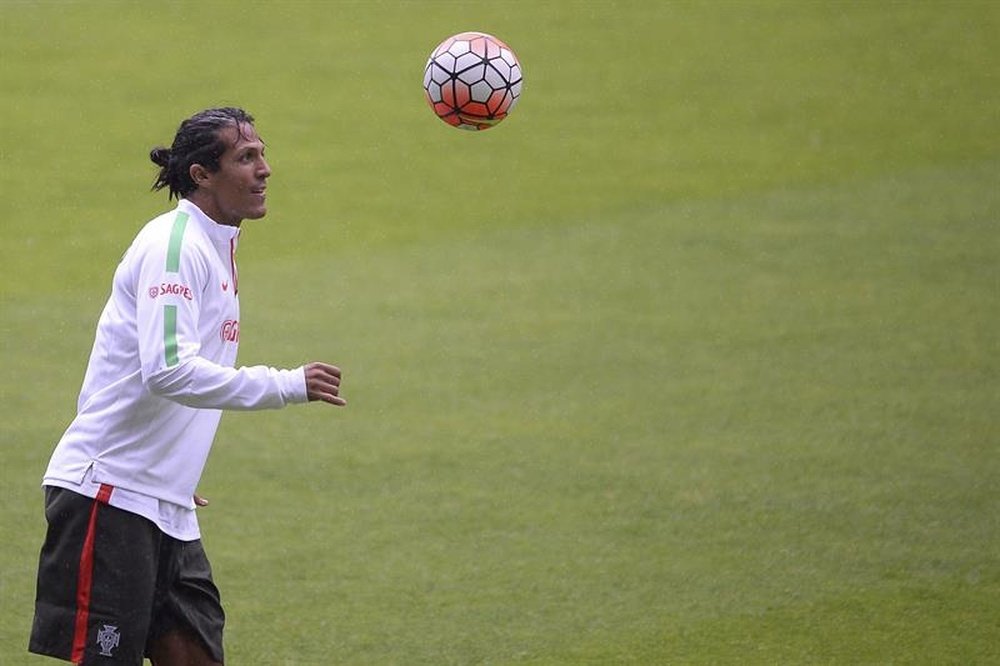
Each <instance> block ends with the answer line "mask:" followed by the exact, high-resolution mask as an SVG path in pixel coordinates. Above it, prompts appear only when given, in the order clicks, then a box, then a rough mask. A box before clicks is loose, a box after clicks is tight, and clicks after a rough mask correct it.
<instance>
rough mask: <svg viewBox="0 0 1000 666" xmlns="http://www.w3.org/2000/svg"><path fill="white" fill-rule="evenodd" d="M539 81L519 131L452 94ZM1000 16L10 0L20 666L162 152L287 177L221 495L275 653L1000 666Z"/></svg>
mask: <svg viewBox="0 0 1000 666" xmlns="http://www.w3.org/2000/svg"><path fill="white" fill-rule="evenodd" d="M467 30H478V31H483V32H488V33H491V34H494V35H496V36H497V37H499V38H500V39H502V40H504V41H505V42H507V43H508V44H509V45H510V46H511V47H512V48H513V49H514V51H515V52H516V53H517V55H518V57H519V58H520V60H521V63H522V67H523V72H524V88H523V93H522V98H521V100H520V102H519V104H518V106H517V107H516V108H515V110H514V112H513V113H512V114H511V116H510V117H509V118H508V119H507V120H505V121H504V122H503V123H501V124H500V125H499V126H497V127H496V128H494V129H491V130H489V131H487V132H480V133H476V134H473V133H468V132H463V131H459V130H456V129H453V128H451V127H449V126H447V125H445V124H444V123H442V122H441V121H439V120H438V119H436V118H435V117H434V115H433V113H432V112H431V110H430V109H429V108H428V107H427V105H426V103H425V102H424V99H423V91H422V88H421V82H422V76H423V68H424V64H425V62H426V59H427V57H428V55H429V54H430V52H431V50H432V49H433V48H434V47H435V46H436V45H437V44H438V43H439V42H440V41H442V40H443V39H444V38H445V37H447V36H449V35H451V34H454V33H457V32H462V31H467ZM997 34H1000V9H998V6H997V5H996V4H995V3H992V2H972V1H956V2H920V3H863V2H844V3H819V2H804V3H802V2H780V1H770V0H768V1H761V2H728V1H720V2H653V1H651V2H589V1H586V2H584V1H579V2H576V1H570V2H508V3H494V2H463V3H456V2H440V1H428V2H389V1H385V2H335V1H330V2H319V1H316V2H306V1H301V0H300V1H290V2H283V3H271V2H255V1H250V2H238V3H237V2H218V1H209V2H197V3H196V2H170V3H156V4H153V3H145V2H55V1H50V2H26V1H25V2H20V1H12V0H8V1H6V2H0V92H2V99H3V103H2V104H0V191H2V197H0V335H2V338H0V339H2V344H0V366H2V368H3V373H2V375H0V442H2V446H3V447H4V449H3V450H4V463H3V465H2V466H0V487H2V490H0V493H2V496H3V498H4V500H5V511H4V513H3V516H2V518H0V599H2V603H0V662H2V663H4V664H8V663H9V664H22V663H24V664H32V663H40V662H41V661H42V660H41V659H40V658H35V657H31V656H29V655H27V654H26V652H25V645H26V642H27V635H28V631H29V629H30V622H31V614H32V602H33V594H34V576H35V566H36V563H37V555H38V549H39V547H40V545H41V542H42V538H43V536H44V527H45V526H44V519H43V516H42V503H41V500H42V498H41V492H40V491H39V482H40V477H41V474H42V471H43V470H44V468H45V465H46V462H47V460H48V456H49V454H50V452H51V450H52V447H53V446H54V445H55V442H56V441H57V440H58V438H59V436H60V434H61V433H62V430H63V429H64V428H65V427H66V425H67V424H68V423H69V421H70V419H72V417H73V414H74V408H75V401H76V395H77V392H78V390H79V386H80V382H81V380H82V377H83V371H84V368H85V365H86V360H87V356H88V354H89V350H90V345H91V343H92V340H93V331H94V326H95V325H96V321H97V317H98V315H99V312H100V310H101V307H102V306H103V303H104V301H105V299H106V298H107V295H108V292H109V289H110V279H111V275H112V272H113V270H114V267H115V265H116V263H117V261H118V258H119V257H120V256H121V254H122V252H123V251H124V250H125V248H126V247H127V246H128V244H129V243H130V242H131V240H132V238H133V236H134V234H135V233H136V231H137V230H138V229H139V228H140V227H141V225H142V224H143V223H144V222H145V221H147V220H148V219H151V218H152V217H154V216H156V215H157V214H159V213H160V212H163V211H164V210H167V209H168V207H169V206H171V205H172V204H171V203H169V202H168V201H167V200H166V197H165V195H164V194H163V193H155V194H153V193H150V192H149V189H150V186H151V184H152V181H153V178H154V173H155V168H154V166H153V165H152V164H151V163H150V162H149V160H148V153H149V150H150V149H151V148H152V147H154V146H156V145H161V144H166V145H169V144H170V142H171V141H172V138H173V135H174V132H175V131H176V129H177V126H178V124H179V123H180V121H181V120H182V119H184V118H186V117H188V116H190V115H191V114H193V113H195V112H197V111H199V110H201V109H203V108H207V107H210V106H220V105H238V106H242V107H244V108H246V109H247V110H249V111H250V112H251V113H252V114H253V115H254V116H255V117H256V119H257V128H258V130H259V132H260V133H261V136H262V137H263V138H264V140H265V141H266V142H267V154H268V158H269V161H270V163H271V166H272V169H273V176H272V178H271V180H270V183H269V188H268V203H269V206H268V207H269V214H268V216H267V217H266V218H265V219H263V220H260V221H251V222H247V223H246V224H245V225H244V232H243V235H242V240H241V246H240V257H239V260H240V291H241V309H242V318H243V321H242V322H241V324H242V325H241V333H242V335H241V338H242V339H241V343H242V345H241V350H240V362H241V364H260V363H263V364H268V365H274V366H279V367H295V366H298V365H300V364H301V363H303V362H305V361H309V360H314V359H324V360H329V361H332V362H335V363H337V364H338V365H340V366H341V367H342V368H343V369H344V372H345V385H344V392H345V395H346V397H347V398H348V399H349V401H350V405H349V406H348V407H347V408H346V409H344V410H338V411H333V410H330V409H324V408H322V407H317V406H315V405H312V406H305V407H297V408H290V409H287V410H284V411H280V412H268V413H252V414H229V415H227V416H225V417H224V419H223V422H222V426H221V428H220V431H219V435H218V437H217V440H216V447H215V449H214V451H213V454H212V458H211V459H210V461H209V466H208V469H207V472H206V475H205V477H204V479H203V485H202V488H201V491H202V493H203V494H205V495H207V496H208V497H209V498H210V499H211V500H212V504H211V506H210V507H208V508H207V509H204V510H202V512H201V513H200V516H201V522H202V530H203V533H204V542H205V546H206V549H207V551H208V553H209V556H210V558H211V559H212V562H213V565H214V568H215V575H216V579H217V582H218V583H219V586H220V588H221V589H222V594H223V600H224V602H225V605H226V608H227V613H228V616H229V620H228V625H227V632H228V633H227V654H228V657H229V661H230V662H232V663H236V664H320V663H322V664H330V663H343V664H472V663H482V664H486V663H490V664H508V663H533V664H557V663H565V664H575V663H649V664H653V663H655V664H662V663H712V664H718V663H816V662H821V663H845V664H846V663H850V664H854V663H872V662H899V663H992V662H998V661H1000V648H998V645H1000V628H998V625H997V622H996V599H997V594H998V592H1000V562H998V556H997V553H998V552H1000V525H998V515H1000V493H998V490H997V478H998V472H1000V463H998V461H997V456H996V451H997V444H998V435H1000V427H998V426H1000V419H998V416H997V414H998V413H1000V383H998V379H1000V362H998V352H1000V348H998V342H997V335H996V331H997V330H998V325H1000V315H998V312H1000V309H998V306H1000V270H998V259H1000V233H998V222H1000V221H998V214H1000V195H998V193H1000V187H998V185H1000V177H998V167H1000V131H998V130H1000V94H998V90H1000V86H998V85H997V72H998V71H1000V48H998V47H997V44H996V35H997Z"/></svg>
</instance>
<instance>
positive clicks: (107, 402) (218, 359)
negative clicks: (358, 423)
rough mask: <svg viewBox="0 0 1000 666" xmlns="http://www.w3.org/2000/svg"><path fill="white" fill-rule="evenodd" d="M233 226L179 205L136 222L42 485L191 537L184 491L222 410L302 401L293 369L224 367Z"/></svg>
mask: <svg viewBox="0 0 1000 666" xmlns="http://www.w3.org/2000/svg"><path fill="white" fill-rule="evenodd" d="M238 239H239V228H237V227H230V226H225V225H220V224H216V223H215V222H214V221H212V220H211V219H210V218H209V217H208V216H206V215H205V214H204V213H203V212H202V211H201V210H200V209H199V208H198V207H197V206H195V205H194V204H193V203H191V202H190V201H188V200H186V199H181V200H180V202H179V203H178V205H177V208H176V209H175V210H173V211H171V212H168V213H165V214H163V215H161V216H159V217H157V218H155V219H153V220H152V221H150V222H149V223H147V224H146V225H145V226H144V227H143V228H142V230H141V231H140V232H139V234H138V235H137V236H136V238H135V240H134V241H133V242H132V245H131V246H130V247H129V249H128V251H127V252H126V253H125V255H124V257H123V258H122V260H121V263H120V264H119V265H118V268H117V270H116V271H115V275H114V281H113V284H112V288H111V296H110V298H109V299H108V302H107V304H106V305H105V307H104V311H103V312H102V313H101V318H100V321H99V322H98V325H97V335H96V339H95V340H94V347H93V350H92V351H91V354H90V362H89V363H88V365H87V372H86V375H85V376H84V380H83V387H82V389H81V391H80V398H79V401H78V404H77V415H76V417H75V418H74V419H73V421H72V423H71V424H70V425H69V428H68V429H67V430H66V432H65V434H63V436H62V438H61V439H60V441H59V443H58V444H57V445H56V448H55V451H54V452H53V454H52V458H51V460H50V461H49V466H48V469H47V470H46V472H45V476H44V479H43V484H44V485H51V486H60V487H64V488H69V489H71V490H74V491H76V492H79V493H82V494H84V495H87V496H89V497H96V496H97V492H98V489H99V488H100V485H101V484H107V485H110V486H113V487H114V490H113V491H112V493H111V498H110V504H111V505H112V506H117V507H119V508H121V509H124V510H127V511H132V512H133V513H137V514H139V515H141V516H144V517H145V518H148V519H149V520H152V521H153V522H155V523H156V524H157V525H158V526H159V528H160V529H161V530H162V531H163V532H165V533H166V534H169V535H171V536H173V537H175V538H177V539H182V540H192V539H197V538H199V537H200V531H199V528H198V521H197V517H196V515H195V511H194V502H193V495H194V492H195V490H196V488H197V486H198V481H199V479H200V478H201V475H202V471H203V470H204V467H205V462H206V460H207V458H208V453H209V451H210V449H211V447H212V441H213V440H214V438H215V432H216V429H217V428H218V425H219V420H220V418H221V416H222V411H221V410H224V409H239V410H250V409H268V408H278V407H283V406H285V405H286V404H289V403H296V402H306V401H307V400H308V398H307V395H306V385H305V373H304V370H303V368H301V367H300V368H297V369H295V370H278V369H275V368H270V367H265V366H252V367H242V368H238V369H237V368H235V367H234V365H235V362H236V351H237V347H238V344H239V337H240V304H239V296H238V293H237V272H236V245H237V241H238Z"/></svg>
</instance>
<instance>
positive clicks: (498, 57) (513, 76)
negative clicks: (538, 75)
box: [424, 32, 521, 130]
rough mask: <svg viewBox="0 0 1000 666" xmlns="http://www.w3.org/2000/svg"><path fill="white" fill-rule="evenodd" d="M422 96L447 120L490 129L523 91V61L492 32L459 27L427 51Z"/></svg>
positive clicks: (507, 111)
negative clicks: (519, 60) (457, 31)
mask: <svg viewBox="0 0 1000 666" xmlns="http://www.w3.org/2000/svg"><path fill="white" fill-rule="evenodd" d="M424 95H425V96H426V97H427V103H428V104H430V107H431V109H433V110H434V113H436V114H437V116H438V118H440V119H441V120H443V121H445V122H446V123H448V124H449V125H452V126H454V127H458V128H461V129H466V130H484V129H489V128H491V127H493V126H494V125H496V124H497V123H499V122H500V121H501V120H503V119H504V118H506V117H507V115H508V114H509V113H510V112H511V111H512V110H513V109H514V105H515V104H517V100H518V98H519V97H520V96H521V64H520V63H519V62H518V61H517V56H515V55H514V52H513V51H512V50H511V49H510V47H509V46H507V45H506V44H504V43H503V42H501V41H500V40H499V39H497V38H496V37H493V36H492V35H487V34H485V33H482V32H462V33H459V34H457V35H454V36H452V37H449V38H448V39H446V40H444V41H443V42H441V43H440V44H439V45H438V47H437V48H436V49H434V51H433V52H431V57H430V58H429V59H428V60H427V66H426V67H425V68H424Z"/></svg>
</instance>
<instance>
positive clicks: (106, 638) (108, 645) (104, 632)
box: [97, 624, 122, 657]
mask: <svg viewBox="0 0 1000 666" xmlns="http://www.w3.org/2000/svg"><path fill="white" fill-rule="evenodd" d="M121 638H122V635H121V634H120V633H118V627H116V626H114V625H113V624H106V625H104V628H103V629H98V630H97V644H98V645H100V646H101V656H102V657H113V656H114V655H113V654H111V652H112V650H114V649H115V648H116V647H118V643H119V642H120V641H121Z"/></svg>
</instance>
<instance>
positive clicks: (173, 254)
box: [167, 211, 188, 273]
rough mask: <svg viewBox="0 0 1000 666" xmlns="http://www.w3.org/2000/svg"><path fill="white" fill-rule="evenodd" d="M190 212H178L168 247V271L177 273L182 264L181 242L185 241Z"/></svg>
mask: <svg viewBox="0 0 1000 666" xmlns="http://www.w3.org/2000/svg"><path fill="white" fill-rule="evenodd" d="M187 221H188V214H187V213H185V212H182V211H178V212H177V217H176V218H175V219H174V228H173V229H172V230H171V231H170V246H169V247H168V248H167V272H168V273H176V272H177V269H179V268H180V266H181V244H182V243H183V242H184V228H185V227H186V226H187Z"/></svg>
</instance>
